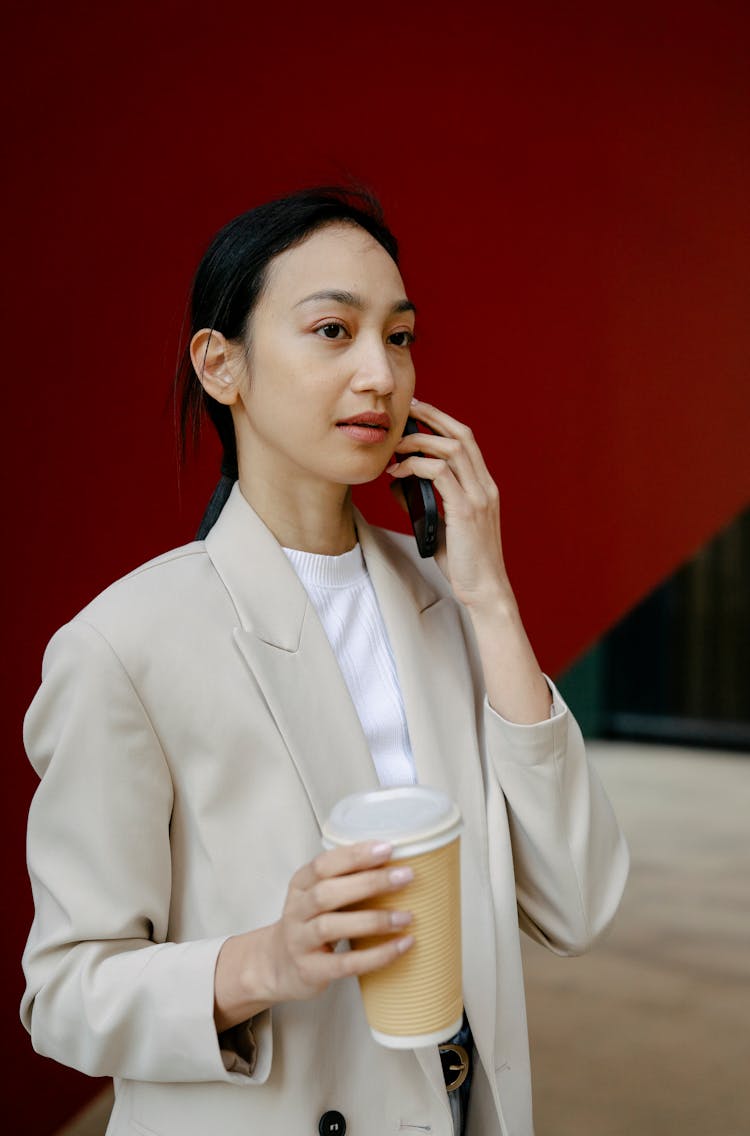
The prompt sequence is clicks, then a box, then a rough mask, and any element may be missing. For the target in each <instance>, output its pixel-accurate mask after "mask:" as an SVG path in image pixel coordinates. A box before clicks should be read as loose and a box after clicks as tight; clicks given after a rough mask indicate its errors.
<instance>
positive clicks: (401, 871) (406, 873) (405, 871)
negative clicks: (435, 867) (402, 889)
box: [388, 868, 414, 887]
mask: <svg viewBox="0 0 750 1136" xmlns="http://www.w3.org/2000/svg"><path fill="white" fill-rule="evenodd" d="M388 879H389V880H390V881H391V883H392V884H393V885H394V886H395V887H397V886H398V885H399V884H408V883H410V882H411V881H412V880H413V879H414V872H413V871H412V870H411V868H394V869H393V871H392V872H391V873H390V874H389V876H388Z"/></svg>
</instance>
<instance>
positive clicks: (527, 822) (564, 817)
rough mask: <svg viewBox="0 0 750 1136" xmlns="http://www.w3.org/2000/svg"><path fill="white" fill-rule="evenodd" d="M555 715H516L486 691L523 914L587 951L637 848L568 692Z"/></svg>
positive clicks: (492, 752) (564, 945)
mask: <svg viewBox="0 0 750 1136" xmlns="http://www.w3.org/2000/svg"><path fill="white" fill-rule="evenodd" d="M547 682H548V683H549V686H550V689H551V691H552V696H553V704H552V714H551V716H550V718H549V720H545V721H543V722H539V723H537V724H535V725H519V724H516V723H513V722H508V721H506V719H504V718H502V717H501V716H500V715H499V714H497V713H496V712H495V711H494V710H493V709H492V707H491V706H490V704H489V702H488V701H487V699H486V698H485V700H484V729H485V738H486V744H487V752H488V757H489V760H490V765H491V769H492V771H493V772H494V775H495V777H496V779H497V782H498V784H499V786H500V789H501V791H502V794H503V797H504V799H505V804H506V808H507V813H508V820H509V825H510V835H511V843H512V848H513V863H514V872H515V879H516V896H517V900H518V909H519V924H520V926H521V928H522V930H524V931H526V932H527V934H529V935H530V936H531V937H532V938H534V939H536V940H537V941H538V942H540V943H542V944H544V946H546V947H548V948H549V949H550V950H552V951H554V952H555V953H557V954H565V955H572V954H580V953H581V952H583V951H585V950H587V949H588V948H589V947H590V946H591V945H592V943H593V942H594V941H595V940H596V939H597V938H598V936H599V935H601V933H602V932H603V931H604V930H605V928H606V927H607V926H608V925H609V923H610V922H611V920H612V918H613V917H614V914H615V911H616V910H617V907H618V904H619V902H620V899H621V896H622V892H623V889H624V887H625V882H626V880H627V874H628V864H629V857H628V850H627V846H626V844H625V840H624V837H623V835H622V832H621V831H620V828H619V826H618V823H617V820H616V818H615V815H614V812H613V809H612V806H611V805H610V802H609V799H608V798H607V796H606V794H605V792H604V789H603V787H602V784H601V782H600V780H599V778H598V776H597V774H596V771H595V770H594V769H593V768H592V766H591V764H590V762H589V761H588V759H587V756H586V752H585V748H584V743H583V738H582V736H581V731H580V729H579V727H578V723H577V722H576V720H575V718H574V717H573V715H572V713H571V712H570V710H569V709H568V707H567V706H566V704H565V702H564V700H563V698H562V696H561V695H560V692H559V691H558V690H557V688H556V687H555V685H554V683H552V682H551V680H549V679H547Z"/></svg>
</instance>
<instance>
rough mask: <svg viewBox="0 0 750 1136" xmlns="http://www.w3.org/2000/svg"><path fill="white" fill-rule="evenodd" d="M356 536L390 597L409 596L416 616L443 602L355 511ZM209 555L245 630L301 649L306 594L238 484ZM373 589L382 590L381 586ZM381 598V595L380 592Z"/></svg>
mask: <svg viewBox="0 0 750 1136" xmlns="http://www.w3.org/2000/svg"><path fill="white" fill-rule="evenodd" d="M355 523H356V528H357V535H358V537H359V541H360V544H361V546H362V552H363V555H364V558H365V562H366V564H367V568H368V571H369V572H370V574H371V576H373V578H375V577H377V579H378V580H379V581H381V585H382V586H383V587H385V588H386V590H387V591H388V592H389V593H391V592H393V591H394V589H395V590H398V591H399V592H400V594H401V595H402V596H403V595H404V593H405V594H406V596H408V597H409V598H410V600H411V603H412V604H413V606H414V608H415V609H416V611H417V612H422V611H424V610H426V609H427V608H428V607H430V606H431V605H432V604H434V603H436V602H437V600H438V599H439V598H440V596H439V594H438V592H437V591H436V590H435V588H434V587H432V586H431V585H430V584H429V583H428V581H427V580H425V578H424V577H423V576H422V575H421V574H420V573H419V572H418V571H417V569H416V568H415V567H414V565H413V564H412V562H411V561H410V559H409V557H408V556H406V555H405V554H404V553H402V552H401V551H400V550H399V549H398V548H397V547H396V546H395V545H393V544H392V543H389V541H388V537H387V534H385V533H383V532H381V531H379V530H377V529H375V528H373V527H372V526H370V525H369V524H368V523H367V521H366V520H365V519H364V517H363V516H362V514H361V513H360V512H359V511H358V510H356V509H355ZM206 551H207V552H208V555H209V557H210V558H211V561H212V562H213V564H214V567H215V568H216V570H217V572H218V573H219V575H220V576H221V578H222V580H223V582H224V585H225V587H226V589H227V591H228V592H229V595H230V597H231V599H232V602H233V603H234V606H235V608H236V609H237V613H238V616H239V619H240V623H241V626H242V627H243V628H244V629H245V630H247V631H253V632H254V633H255V634H256V635H257V636H258V638H259V639H262V640H263V642H264V643H268V644H270V645H272V646H275V647H280V648H281V649H282V650H284V651H296V650H298V649H299V644H300V635H301V632H302V624H303V621H304V618H305V611H306V608H307V604H308V597H307V593H306V592H305V589H304V587H303V586H302V584H301V583H300V581H299V578H298V577H297V574H296V572H295V571H294V569H293V568H292V566H291V564H290V563H289V561H288V560H287V558H286V556H285V555H284V553H283V551H282V550H281V547H280V545H279V542H278V541H277V540H276V537H275V536H274V535H273V533H272V532H271V531H270V530H269V529H268V528H267V526H266V525H265V524H264V523H263V521H262V520H261V519H260V517H259V516H258V514H257V513H256V512H255V510H254V509H253V508H252V506H251V505H250V504H248V502H247V501H246V500H245V498H244V497H243V496H242V493H241V492H240V487H239V482H235V484H234V487H233V488H232V491H231V493H230V495H229V499H228V500H227V503H226V505H225V506H224V508H223V509H222V511H221V514H220V516H219V519H218V520H217V522H216V524H215V525H214V527H213V528H212V529H211V531H210V532H209V534H208V536H207V537H206ZM374 586H375V590H376V592H378V587H377V583H375V579H374ZM378 599H380V595H379V594H378Z"/></svg>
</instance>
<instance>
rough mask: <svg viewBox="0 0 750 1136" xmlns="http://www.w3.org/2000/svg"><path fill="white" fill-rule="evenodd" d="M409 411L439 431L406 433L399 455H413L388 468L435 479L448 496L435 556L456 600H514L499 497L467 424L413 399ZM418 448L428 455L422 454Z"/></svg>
mask: <svg viewBox="0 0 750 1136" xmlns="http://www.w3.org/2000/svg"><path fill="white" fill-rule="evenodd" d="M410 413H411V414H412V416H413V417H414V418H416V419H417V420H418V421H419V422H423V423H424V424H425V426H428V427H429V428H430V429H431V430H434V431H435V433H434V434H428V433H421V432H420V433H417V434H407V435H406V436H405V437H404V438H402V439H401V441H400V442H399V443H398V445H397V446H396V450H395V453H397V454H399V455H401V454H408V455H410V456H408V457H406V458H404V459H403V460H402V461H400V462H398V463H395V462H394V463H393V464H392V465H390V466H389V467H388V473H390V474H391V476H393V477H394V478H396V479H397V480H398V479H402V478H405V477H408V476H409V475H410V474H415V475H416V476H417V477H424V478H427V479H428V480H429V481H432V482H433V483H434V485H435V488H436V489H437V490H438V492H439V493H440V496H441V497H442V499H443V514H444V519H445V529H444V541H443V542H442V546H441V547H439V549H438V552H437V554H436V560H437V561H438V564H439V565H440V567H441V569H442V570H443V572H444V574H445V575H446V577H447V578H448V580H449V581H450V584H451V587H452V588H453V593H454V595H455V596H456V599H458V600H460V601H461V602H462V603H463V604H465V605H466V606H467V607H468V608H480V607H483V606H486V605H488V604H492V603H494V602H496V601H497V600H498V599H503V600H505V601H506V602H507V600H508V599H509V598H512V595H513V593H512V590H511V587H510V583H509V581H508V575H507V572H506V570H505V562H504V560H503V548H502V540H501V537H500V495H499V493H498V489H497V485H496V484H495V482H494V481H493V480H492V477H491V476H490V473H489V470H488V469H487V466H486V465H485V462H484V458H483V457H482V453H481V450H480V449H479V446H478V445H477V442H476V439H475V438H474V435H473V433H472V432H471V430H470V429H469V427H468V426H465V425H464V424H463V423H462V422H458V421H456V419H455V418H451V417H450V415H448V414H445V413H444V412H443V411H442V410H438V409H437V408H436V407H434V406H430V405H429V404H428V403H426V402H419V401H418V400H416V399H415V400H414V402H413V404H412V408H411V410H410ZM418 452H421V454H423V455H424V456H423V457H418V456H417V454H418Z"/></svg>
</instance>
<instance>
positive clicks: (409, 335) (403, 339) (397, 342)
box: [388, 331, 416, 347]
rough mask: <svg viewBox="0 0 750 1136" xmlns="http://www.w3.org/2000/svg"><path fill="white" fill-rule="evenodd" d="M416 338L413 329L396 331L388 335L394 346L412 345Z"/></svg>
mask: <svg viewBox="0 0 750 1136" xmlns="http://www.w3.org/2000/svg"><path fill="white" fill-rule="evenodd" d="M415 339H416V336H415V334H414V332H413V331H394V332H393V333H392V334H391V335H389V336H388V342H389V343H392V344H393V346H394V347H411V345H412V343H413V342H414V340H415Z"/></svg>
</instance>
